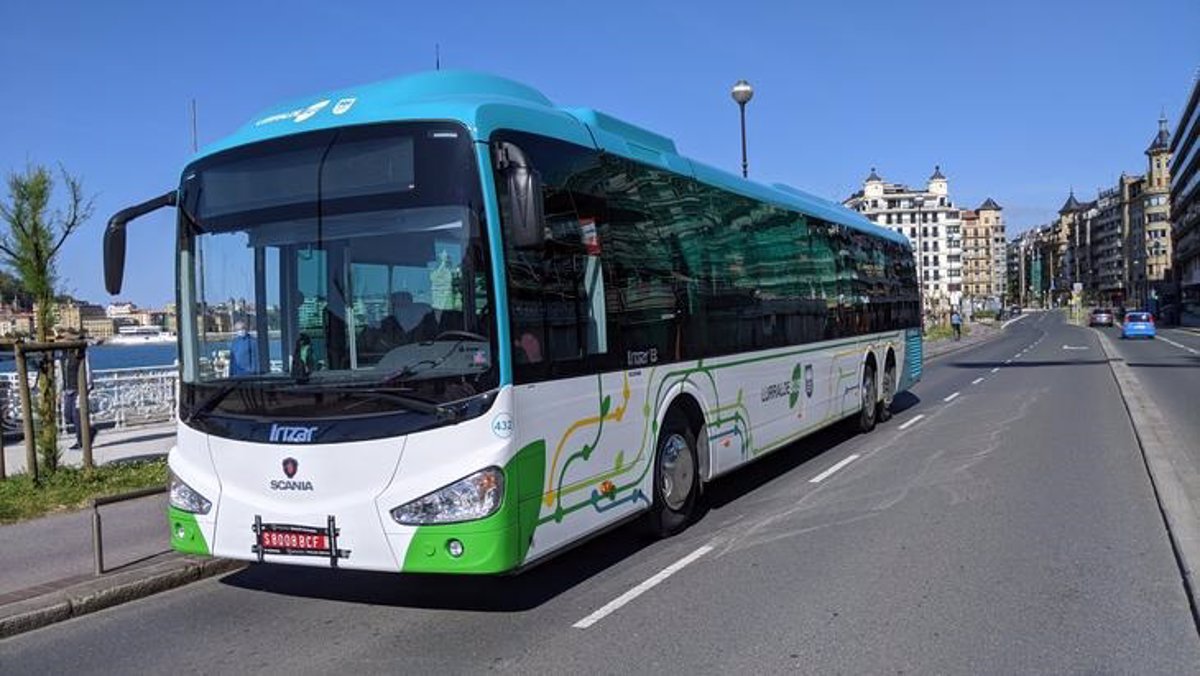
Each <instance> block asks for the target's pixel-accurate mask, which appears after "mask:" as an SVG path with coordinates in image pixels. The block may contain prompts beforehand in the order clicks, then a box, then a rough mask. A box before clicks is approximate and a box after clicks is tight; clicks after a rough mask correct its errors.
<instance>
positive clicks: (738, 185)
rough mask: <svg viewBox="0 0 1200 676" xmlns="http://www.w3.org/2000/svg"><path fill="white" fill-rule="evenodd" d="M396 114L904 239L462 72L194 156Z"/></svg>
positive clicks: (410, 78) (354, 94)
mask: <svg viewBox="0 0 1200 676" xmlns="http://www.w3.org/2000/svg"><path fill="white" fill-rule="evenodd" d="M400 120H455V121H459V122H462V123H463V124H465V125H466V126H467V127H469V128H470V129H471V130H472V133H473V134H474V135H475V137H476V138H477V139H486V138H488V137H489V136H490V135H491V133H492V132H493V131H495V130H497V129H519V130H522V131H536V132H539V133H543V134H547V135H549V136H554V137H556V138H559V139H562V140H565V141H570V142H574V143H578V144H581V145H588V146H593V147H597V148H599V149H602V150H604V151H606V152H612V153H615V154H617V155H621V156H623V157H627V158H629V159H632V160H636V161H639V162H644V163H647V164H652V165H655V166H658V167H660V168H664V169H667V170H670V171H674V172H677V173H680V174H685V175H690V176H693V177H694V178H696V179H697V180H699V181H702V182H704V183H708V184H710V185H714V186H717V187H720V188H724V189H726V190H730V191H732V192H736V193H740V194H743V195H746V196H748V197H753V198H755V199H760V200H763V201H765V202H772V203H775V204H778V205H781V206H786V207H789V208H793V209H796V210H799V211H802V212H804V213H807V214H809V215H812V216H815V217H818V218H822V219H824V220H828V221H831V222H834V223H839V224H841V225H845V226H848V227H851V228H854V229H856V230H860V231H863V232H866V233H869V234H871V235H874V236H876V237H882V238H885V239H889V240H892V241H896V242H900V243H903V244H905V245H906V246H907V245H908V240H907V239H906V238H905V237H904V236H903V235H900V234H898V233H895V232H893V231H891V230H889V229H887V228H881V227H879V226H877V225H875V224H874V223H872V222H871V221H869V220H867V219H866V218H864V217H863V216H861V215H860V214H858V213H857V212H854V211H851V210H850V209H847V208H846V207H844V206H842V205H841V204H839V203H837V202H833V201H830V200H826V199H823V198H820V197H817V196H815V195H812V194H810V193H807V192H804V191H802V190H798V189H796V188H793V187H790V186H787V185H783V184H778V183H777V184H775V185H772V186H768V185H764V184H761V183H757V182H754V181H750V180H747V179H744V178H742V177H740V176H737V175H735V174H732V173H729V172H726V171H722V170H720V169H717V168H715V167H711V166H708V165H705V164H702V163H700V162H697V161H695V160H691V159H688V158H686V157H684V156H682V155H680V154H679V152H678V151H677V150H676V148H675V142H674V141H673V140H671V139H670V138H667V137H666V136H662V135H661V134H657V133H654V132H652V131H649V130H647V129H643V128H641V127H638V126H637V125H634V124H631V123H629V122H625V121H623V120H619V119H617V118H615V117H612V116H611V115H607V114H605V113H602V112H599V111H596V110H592V109H589V108H559V107H556V106H555V105H554V104H553V103H552V102H551V101H550V99H548V98H546V96H544V95H543V94H542V93H541V92H539V91H537V90H536V89H534V88H532V87H529V86H527V85H524V84H521V83H519V82H516V81H513V80H509V79H506V78H502V77H497V76H494V75H487V74H483V73H476V72H470V71H454V70H444V71H429V72H423V73H416V74H413V75H407V76H403V77H398V78H395V79H391V80H385V81H382V82H376V83H373V84H368V85H360V86H355V87H347V88H345V89H340V90H333V91H327V92H324V93H321V94H317V95H314V96H310V97H306V98H304V99H299V100H295V101H290V102H287V103H284V104H282V105H279V106H275V107H272V108H270V109H268V110H266V111H264V112H262V113H260V114H259V115H257V116H255V117H254V119H252V120H251V121H250V122H249V123H247V124H246V125H244V126H243V127H242V128H241V129H239V130H237V131H236V132H234V133H233V134H232V135H230V136H228V137H226V138H224V139H221V140H220V141H217V142H216V143H214V144H212V145H210V146H207V147H205V148H203V149H202V150H201V152H200V153H199V154H198V155H197V158H199V157H203V156H207V155H210V154H213V153H216V152H220V151H222V150H227V149H229V148H233V147H237V146H242V145H246V144H249V143H254V142H257V141H262V140H266V139H270V138H277V137H280V136H287V135H291V134H298V133H302V132H306V131H313V130H316V129H325V128H330V127H340V126H347V125H356V124H372V123H379V122H390V121H400Z"/></svg>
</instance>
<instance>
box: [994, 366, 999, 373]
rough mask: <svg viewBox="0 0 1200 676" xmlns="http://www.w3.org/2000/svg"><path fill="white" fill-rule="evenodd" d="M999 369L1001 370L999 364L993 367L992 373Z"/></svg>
mask: <svg viewBox="0 0 1200 676" xmlns="http://www.w3.org/2000/svg"><path fill="white" fill-rule="evenodd" d="M999 370H1000V367H999V366H997V367H996V368H994V369H992V373H995V372H996V371H999Z"/></svg>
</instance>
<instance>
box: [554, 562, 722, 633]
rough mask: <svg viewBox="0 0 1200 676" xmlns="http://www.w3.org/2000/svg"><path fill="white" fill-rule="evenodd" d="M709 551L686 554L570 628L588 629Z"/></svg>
mask: <svg viewBox="0 0 1200 676" xmlns="http://www.w3.org/2000/svg"><path fill="white" fill-rule="evenodd" d="M711 551H712V547H711V546H710V545H704V546H703V547H701V548H700V549H697V550H696V551H694V552H692V553H691V554H688V555H687V556H685V557H683V558H682V559H679V560H678V561H676V562H675V563H672V564H671V565H669V566H667V567H666V568H663V569H662V570H661V571H659V572H658V573H656V574H655V575H654V577H652V578H650V579H649V580H646V581H645V582H643V583H641V584H639V585H638V586H636V587H634V588H633V589H630V590H629V591H627V592H625V593H624V594H621V595H620V596H618V597H617V598H615V599H613V600H612V601H609V602H608V603H607V604H605V605H604V607H602V608H600V609H599V610H597V611H596V612H594V613H592V614H591V615H588V616H587V617H585V618H583V619H582V620H580V621H578V622H576V623H575V624H573V625H571V626H573V627H575V628H576V629H587V628H588V627H590V626H592V625H593V624H596V623H597V622H599V621H600V620H603V619H604V618H605V617H608V616H609V615H611V614H612V613H614V612H616V611H617V610H618V609H619V608H620V607H621V606H623V605H625V604H626V603H629V602H630V601H632V600H634V599H636V598H637V597H639V596H641V595H642V594H645V593H646V592H648V591H650V590H651V589H653V588H654V587H656V586H658V585H659V584H660V583H661V582H662V581H663V580H665V579H667V578H668V577H671V576H672V575H674V574H675V573H678V572H679V571H680V570H681V569H682V568H683V567H684V566H686V565H688V564H689V563H691V562H693V561H695V560H696V559H698V558H700V557H701V556H704V555H705V554H707V553H709V552H711Z"/></svg>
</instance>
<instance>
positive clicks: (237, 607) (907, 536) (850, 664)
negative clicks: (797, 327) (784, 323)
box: [0, 315, 1200, 674]
mask: <svg viewBox="0 0 1200 676" xmlns="http://www.w3.org/2000/svg"><path fill="white" fill-rule="evenodd" d="M1138 349H1140V348H1138ZM1163 370H1164V371H1166V370H1167V369H1163ZM1139 375H1140V374H1139ZM897 409H899V412H898V413H897V415H896V417H895V418H894V419H893V420H892V421H890V422H888V423H886V424H885V425H883V426H881V427H880V428H878V429H877V430H876V431H875V432H873V433H871V434H869V435H860V436H849V435H847V434H845V433H842V432H838V431H831V432H827V433H823V434H820V435H818V436H816V437H813V438H810V439H808V440H806V441H804V442H803V443H801V444H797V445H796V446H795V447H792V448H789V449H784V450H782V451H780V452H778V453H776V454H774V455H772V456H770V457H768V458H766V459H764V460H763V461H761V462H759V463H757V464H755V465H753V466H751V467H749V468H746V469H744V470H742V471H740V472H737V473H735V474H734V475H732V476H730V477H728V478H726V479H724V480H721V481H719V482H718V483H717V484H715V485H714V486H713V487H712V489H711V490H710V491H709V493H708V496H707V497H708V503H709V505H708V511H707V513H706V514H705V515H704V517H703V518H702V519H701V520H700V521H699V522H698V523H697V524H695V525H694V526H693V527H691V528H690V529H688V530H687V531H686V532H684V533H683V534H681V535H679V536H677V537H675V538H672V539H670V540H666V541H661V542H648V541H645V540H642V539H639V538H638V537H637V536H636V535H634V533H633V531H632V530H631V529H628V528H626V529H621V530H617V531H614V532H612V533H610V534H608V535H605V536H603V537H601V538H598V539H596V540H593V541H592V542H591V543H589V544H587V545H585V546H583V547H581V548H578V549H576V550H574V551H572V552H571V553H569V554H566V555H564V556H561V557H559V558H557V559H555V560H554V561H552V562H550V563H547V564H545V565H544V566H542V567H540V568H536V569H534V570H532V571H529V572H528V573H526V574H524V575H521V576H517V577H506V578H487V579H476V578H468V579H458V578H455V579H449V578H439V577H401V576H389V575H379V574H364V573H351V572H343V573H336V574H335V573H332V572H330V571H324V570H315V569H297V568H287V567H276V566H256V567H251V568H249V569H247V570H246V571H244V572H240V573H235V574H231V575H228V576H226V577H224V578H221V579H213V580H208V581H204V582H200V583H197V584H194V585H191V586H188V587H185V588H182V589H179V590H176V591H173V592H167V593H164V594H161V595H158V596H154V597H151V598H148V599H145V600H143V601H139V602H135V603H131V604H128V605H125V606H121V607H118V608H114V609H111V610H108V611H103V612H101V613H97V614H95V615H90V616H86V617H83V618H79V619H77V620H72V621H69V622H65V623H62V624H59V625H55V626H52V627H48V628H46V629H43V630H39V631H35V632H31V633H29V634H24V635H21V636H18V637H15V638H13V639H9V640H7V641H5V642H0V665H3V671H4V672H5V673H55V672H66V673H106V674H108V673H134V672H139V673H163V672H173V673H195V672H204V673H226V672H246V671H265V672H270V673H284V672H287V673H327V672H332V671H342V672H357V673H383V672H387V673H395V672H405V673H425V672H434V671H438V672H444V673H460V672H480V671H488V670H495V671H512V672H534V673H547V672H553V673H563V672H584V671H586V672H599V673H619V672H638V673H640V672H659V673H680V672H684V671H688V672H697V673H729V672H751V671H753V672H758V673H794V672H796V671H802V672H819V673H883V672H889V673H911V672H917V673H928V672H932V673H1004V674H1010V673H1027V672H1054V673H1062V672H1072V673H1080V672H1083V673H1095V672H1104V673H1108V672H1112V673H1139V674H1142V673H1145V674H1151V673H1195V669H1196V667H1197V665H1200V639H1198V636H1197V631H1196V627H1195V625H1194V624H1193V621H1192V617H1191V614H1190V611H1189V608H1188V603H1187V599H1186V596H1185V594H1184V590H1183V587H1182V583H1181V581H1180V576H1179V572H1178V569H1177V567H1176V564H1175V561H1174V558H1173V556H1172V552H1171V548H1170V544H1169V541H1168V538H1167V534H1166V531H1165V527H1164V525H1163V519H1162V516H1161V514H1160V513H1159V510H1158V507H1157V505H1156V503H1155V500H1154V495H1153V491H1152V488H1151V485H1150V482H1149V479H1148V478H1147V474H1146V469H1145V466H1144V464H1143V461H1142V459H1141V456H1140V453H1139V451H1138V448H1137V445H1136V441H1135V438H1134V434H1133V430H1132V428H1131V426H1130V423H1129V421H1128V417H1127V415H1126V413H1125V410H1124V408H1123V404H1122V402H1121V399H1120V396H1119V394H1118V391H1117V388H1116V384H1115V382H1114V380H1113V377H1112V375H1111V373H1110V371H1109V368H1108V366H1107V365H1106V363H1105V361H1104V358H1103V354H1102V353H1101V351H1100V347H1099V344H1098V342H1097V335H1096V333H1095V332H1094V331H1093V330H1091V329H1086V328H1082V327H1075V326H1069V325H1066V324H1065V323H1064V322H1063V320H1062V318H1061V316H1059V315H1033V316H1029V317H1026V318H1024V319H1022V320H1020V321H1018V322H1016V323H1014V324H1013V325H1011V326H1010V327H1009V328H1008V329H1007V330H1006V331H1005V332H1004V335H1003V336H1002V337H1000V338H998V339H996V340H994V341H992V342H990V343H987V344H984V345H981V346H978V347H975V348H971V349H968V350H964V351H962V352H958V353H955V354H952V355H948V356H946V357H944V358H942V359H941V360H937V361H934V362H932V363H930V364H928V365H927V367H926V374H925V380H924V381H923V382H922V383H920V384H919V386H918V387H917V389H916V390H915V391H914V392H913V393H911V394H910V395H908V396H905V397H902V398H900V399H898V401H897ZM1193 415H1194V414H1193ZM853 456H857V457H856V458H855V459H854V460H852V461H850V462H848V463H846V464H842V463H844V462H845V461H846V460H847V459H849V458H851V457H853ZM838 465H841V467H840V469H838V471H836V472H834V473H832V474H828V473H827V471H828V470H830V469H832V468H833V467H835V466H838ZM818 478H820V479H821V480H820V482H819V483H813V481H814V480H816V479H818ZM684 562H686V565H682V566H681V565H680V564H681V563H684ZM663 571H673V574H671V575H670V576H669V577H665V579H663V575H662V572H663ZM653 580H660V583H659V584H657V586H653V587H652V588H649V589H648V590H645V591H644V593H642V594H641V595H638V596H636V598H632V600H629V601H628V603H626V604H625V605H622V606H621V607H619V608H616V609H615V610H612V612H611V613H608V614H603V611H602V609H604V608H606V607H611V606H609V604H610V603H611V602H613V601H614V600H615V599H619V598H622V597H625V598H628V593H629V592H630V590H636V589H639V588H642V587H644V586H646V584H648V581H653ZM597 611H601V612H600V613H597ZM598 614H599V615H602V616H601V617H599V618H598V619H597V615H598ZM593 619H594V620H595V621H594V623H588V626H587V628H578V627H576V626H574V625H577V624H581V623H587V622H582V621H585V620H593Z"/></svg>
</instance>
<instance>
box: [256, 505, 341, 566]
mask: <svg viewBox="0 0 1200 676" xmlns="http://www.w3.org/2000/svg"><path fill="white" fill-rule="evenodd" d="M250 530H252V531H253V532H254V536H255V537H254V544H253V545H251V547H250V551H251V552H253V553H254V554H256V555H257V556H258V561H259V563H262V562H264V561H265V560H266V555H267V554H271V555H276V556H316V557H322V558H327V559H329V565H330V566H332V567H333V568H337V565H338V559H348V558H350V550H349V549H345V548H342V547H339V546H338V545H339V541H338V539H339V538H340V536H341V529H339V528H338V527H337V521H336V520H335V519H334V518H333V516H332V515H330V516H329V517H327V518H326V520H325V527H324V528H322V527H320V526H307V525H304V526H302V525H298V524H291V523H264V522H263V519H262V517H261V516H258V515H256V516H255V517H254V525H253V526H251V527H250Z"/></svg>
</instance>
